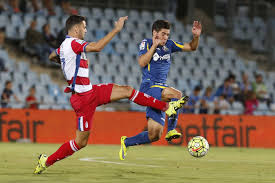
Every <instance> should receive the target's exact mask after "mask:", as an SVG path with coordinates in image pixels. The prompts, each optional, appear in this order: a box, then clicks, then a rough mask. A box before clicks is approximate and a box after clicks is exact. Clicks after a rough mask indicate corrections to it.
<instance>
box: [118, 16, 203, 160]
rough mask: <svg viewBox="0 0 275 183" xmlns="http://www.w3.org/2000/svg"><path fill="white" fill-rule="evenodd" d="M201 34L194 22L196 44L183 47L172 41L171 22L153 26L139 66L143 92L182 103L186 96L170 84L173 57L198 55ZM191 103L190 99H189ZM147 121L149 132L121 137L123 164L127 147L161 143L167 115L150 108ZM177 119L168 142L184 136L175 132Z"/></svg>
mask: <svg viewBox="0 0 275 183" xmlns="http://www.w3.org/2000/svg"><path fill="white" fill-rule="evenodd" d="M201 30H202V26H201V23H199V22H198V21H194V23H193V28H192V33H193V39H192V41H191V42H189V43H180V42H176V41H173V40H170V39H168V38H169V35H170V23H169V22H168V21H165V20H157V21H155V22H154V24H153V26H152V39H144V40H143V41H142V42H141V43H140V46H139V58H138V62H139V65H140V66H141V67H142V83H141V86H140V91H142V92H144V93H146V94H148V95H151V96H153V97H155V98H157V99H159V100H163V101H171V100H172V101H173V100H178V99H180V98H181V97H182V93H181V92H180V91H179V90H176V89H175V88H172V87H169V86H168V85H167V84H166V79H167V76H168V72H169V69H170V64H171V54H172V53H174V52H180V51H195V50H196V49H197V48H198V45H199V37H200V34H201ZM187 99H188V97H186V100H187ZM146 118H147V120H148V131H144V132H141V133H139V134H138V135H136V136H133V137H126V136H122V137H121V149H120V152H119V156H120V159H121V160H124V159H125V156H126V151H127V147H129V146H134V145H140V144H147V143H151V142H155V141H158V140H159V139H160V137H161V135H162V131H163V126H164V123H165V113H164V112H162V111H160V110H156V109H153V108H151V107H147V109H146ZM177 118H178V115H175V116H173V117H171V116H170V117H169V118H168V133H167V134H166V136H165V139H166V140H167V141H171V140H172V139H176V138H179V137H180V136H181V133H179V132H177V131H176V130H175V127H176V125H177Z"/></svg>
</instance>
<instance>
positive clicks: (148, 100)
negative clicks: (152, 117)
mask: <svg viewBox="0 0 275 183" xmlns="http://www.w3.org/2000/svg"><path fill="white" fill-rule="evenodd" d="M123 98H129V100H131V101H132V102H135V103H136V104H139V105H142V106H148V107H152V108H155V109H158V110H161V111H164V112H165V113H166V114H167V115H168V116H171V115H175V114H177V112H176V111H177V110H178V109H179V108H181V107H182V106H183V104H184V103H185V100H186V98H181V99H179V100H178V101H172V102H169V103H167V102H163V101H160V100H157V99H156V98H154V97H151V96H150V95H147V94H145V93H142V92H140V91H137V90H135V89H133V88H132V87H130V86H119V85H116V84H114V85H113V89H112V94H111V101H116V100H119V99H123Z"/></svg>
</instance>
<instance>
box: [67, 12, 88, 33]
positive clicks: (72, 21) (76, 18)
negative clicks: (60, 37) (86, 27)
mask: <svg viewBox="0 0 275 183" xmlns="http://www.w3.org/2000/svg"><path fill="white" fill-rule="evenodd" d="M82 21H86V18H85V17H83V16H80V15H71V16H70V17H69V18H68V19H67V20H66V30H67V32H68V31H69V30H70V29H71V28H72V27H73V26H74V25H77V24H80V23H81V22H82Z"/></svg>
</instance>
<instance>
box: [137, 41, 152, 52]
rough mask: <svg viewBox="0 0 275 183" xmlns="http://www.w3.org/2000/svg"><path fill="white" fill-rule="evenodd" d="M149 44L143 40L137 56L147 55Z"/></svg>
mask: <svg viewBox="0 0 275 183" xmlns="http://www.w3.org/2000/svg"><path fill="white" fill-rule="evenodd" d="M149 49H150V48H149V43H148V41H147V40H146V39H144V40H143V41H142V42H141V43H140V44H139V52H138V56H141V55H144V54H145V53H147V51H148V50H149Z"/></svg>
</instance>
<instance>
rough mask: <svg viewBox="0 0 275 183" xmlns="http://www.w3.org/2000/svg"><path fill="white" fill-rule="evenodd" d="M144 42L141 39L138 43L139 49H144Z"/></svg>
mask: <svg viewBox="0 0 275 183" xmlns="http://www.w3.org/2000/svg"><path fill="white" fill-rule="evenodd" d="M145 44H146V42H145V41H143V42H142V43H140V45H139V49H140V50H144V49H145Z"/></svg>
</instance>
